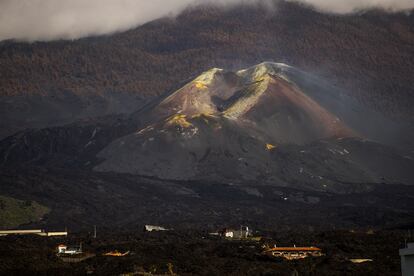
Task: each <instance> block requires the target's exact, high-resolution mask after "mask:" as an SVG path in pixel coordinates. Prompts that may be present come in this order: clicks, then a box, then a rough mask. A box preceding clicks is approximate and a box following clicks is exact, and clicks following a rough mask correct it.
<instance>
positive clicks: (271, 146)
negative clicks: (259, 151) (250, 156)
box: [266, 144, 276, 151]
mask: <svg viewBox="0 0 414 276" xmlns="http://www.w3.org/2000/svg"><path fill="white" fill-rule="evenodd" d="M275 148H276V146H275V145H272V144H266V149H267V150H268V151H271V150H274V149H275Z"/></svg>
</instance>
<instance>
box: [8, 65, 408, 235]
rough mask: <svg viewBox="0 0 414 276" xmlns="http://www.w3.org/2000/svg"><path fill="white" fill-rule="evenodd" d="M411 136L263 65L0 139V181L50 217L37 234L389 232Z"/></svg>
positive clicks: (404, 187) (295, 75)
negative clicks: (224, 228)
mask: <svg viewBox="0 0 414 276" xmlns="http://www.w3.org/2000/svg"><path fill="white" fill-rule="evenodd" d="M384 128H385V129H393V130H398V131H393V132H391V133H389V132H387V131H384ZM400 132H401V133H405V134H406V135H405V136H403V137H401V136H400V135H398V134H399V133H400ZM409 135H412V133H411V132H410V129H409V125H408V126H407V125H406V124H401V123H396V122H394V121H391V120H389V119H386V117H384V116H383V115H381V114H378V113H377V112H374V111H370V110H369V109H368V108H367V107H365V106H363V105H362V104H360V103H358V101H356V100H354V99H352V98H351V97H349V96H347V95H345V94H343V93H342V92H341V91H340V90H338V89H337V88H335V87H331V86H327V84H326V82H324V81H322V80H321V79H319V78H316V79H315V77H314V76H312V75H310V74H308V73H305V72H303V71H300V70H298V69H295V68H293V67H290V66H288V65H286V64H280V63H272V62H265V63H261V64H258V65H255V66H252V67H250V68H247V69H241V70H238V71H234V72H232V71H226V70H223V69H218V68H214V69H210V70H208V71H206V72H204V73H202V74H200V75H199V76H197V77H195V78H192V79H190V80H188V81H187V82H185V83H184V84H182V86H179V87H178V88H177V89H176V90H173V91H172V92H169V93H166V94H165V95H163V96H160V97H158V98H157V99H155V100H154V101H152V102H151V103H148V104H147V105H145V106H144V107H143V108H140V109H138V110H137V111H136V112H134V113H132V114H131V115H117V116H116V115H112V116H106V117H99V118H95V119H90V120H82V121H79V122H75V123H72V124H69V125H65V126H59V127H52V128H45V129H40V130H35V129H34V130H27V131H22V132H19V133H17V134H15V135H13V136H10V137H8V138H6V139H4V140H3V141H1V142H0V153H1V156H2V160H1V174H0V179H1V182H2V191H3V194H4V196H7V197H10V198H12V199H13V198H14V199H20V200H25V201H30V202H35V203H36V204H41V205H42V206H45V207H46V208H48V209H49V212H47V214H46V215H44V216H43V219H42V220H40V221H33V220H28V221H27V222H28V223H32V224H33V225H36V226H49V227H59V226H61V225H66V226H69V227H71V228H73V229H84V228H87V227H90V226H91V225H101V226H103V225H105V226H107V227H118V226H123V227H134V226H135V225H137V223H138V222H143V221H145V222H148V223H159V224H168V225H171V226H177V225H180V227H184V228H191V227H207V226H210V227H211V226H212V225H213V226H214V225H216V226H220V225H225V224H226V223H232V224H234V225H237V224H239V223H248V224H250V225H256V226H260V227H265V228H267V229H271V228H272V227H275V226H276V225H277V227H278V228H279V229H290V227H299V228H301V227H304V228H305V229H306V228H307V227H308V226H312V227H315V228H318V229H326V228H331V227H368V226H370V227H372V226H374V227H384V226H386V227H399V226H404V225H409V224H410V223H412V221H413V217H414V214H413V212H412V210H413V207H414V205H413V202H414V201H413V200H412V198H413V196H414V189H413V186H411V185H412V183H413V179H414V174H413V170H412V168H413V167H414V161H413V157H412V152H410V147H411V144H410V143H407V140H409V139H407V137H409ZM321 216H322V217H324V218H325V220H324V221H323V222H321V221H320V220H319V219H318V218H320V217H321ZM269 217H271V218H272V219H270V220H269ZM299 225H300V226H299Z"/></svg>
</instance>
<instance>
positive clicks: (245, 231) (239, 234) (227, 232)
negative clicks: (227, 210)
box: [219, 226, 252, 239]
mask: <svg viewBox="0 0 414 276" xmlns="http://www.w3.org/2000/svg"><path fill="white" fill-rule="evenodd" d="M219 235H220V236H222V237H224V238H230V239H247V238H248V237H249V236H251V235H252V231H251V230H250V229H249V227H248V226H241V227H240V229H239V230H234V229H227V228H225V229H223V230H222V231H220V232H219Z"/></svg>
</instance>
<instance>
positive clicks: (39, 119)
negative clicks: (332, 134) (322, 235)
mask: <svg viewBox="0 0 414 276" xmlns="http://www.w3.org/2000/svg"><path fill="white" fill-rule="evenodd" d="M413 22H414V15H413V14H403V13H395V14H388V13H384V12H381V11H369V12H366V13H361V14H353V15H341V16H339V15H331V14H322V13H319V12H316V11H314V10H312V9H310V8H308V7H305V6H301V5H299V4H296V3H287V2H284V1H281V2H280V3H279V4H278V5H277V8H276V9H275V10H274V11H269V10H267V9H266V8H265V7H262V6H243V5H241V6H237V7H235V8H232V9H224V10H223V9H219V8H215V7H207V6H202V7H193V8H189V9H187V10H186V11H185V12H183V13H182V14H181V15H179V16H178V17H177V18H176V19H170V18H164V19H159V20H156V21H153V22H150V23H148V24H146V25H144V26H141V27H138V28H136V29H134V30H131V31H127V32H124V33H119V34H115V35H108V36H101V37H91V38H85V39H80V40H74V41H55V42H47V43H46V42H38V43H17V42H13V41H5V42H2V43H1V44H0V64H1V66H0V84H1V85H0V86H1V90H0V94H1V95H0V107H1V109H0V110H1V111H0V116H1V117H2V120H1V122H0V136H2V137H4V136H6V135H10V134H12V133H13V132H15V131H17V130H20V129H22V128H27V127H43V126H45V125H57V124H61V123H67V122H71V121H73V120H77V119H80V118H85V117H94V116H99V115H106V114H111V113H125V112H127V113H128V112H132V111H134V110H136V109H138V108H139V107H140V106H141V105H143V104H144V103H145V102H147V101H149V100H151V99H153V98H154V97H156V96H158V95H161V94H163V93H165V92H168V91H170V90H171V89H172V87H174V86H176V85H177V84H178V83H180V82H182V81H184V80H186V79H188V78H189V77H191V76H194V75H196V74H198V73H200V72H202V71H205V70H207V69H209V68H213V67H219V68H225V69H239V68H242V67H247V66H250V65H253V64H257V63H260V62H262V61H277V62H284V63H288V64H290V65H292V66H295V67H298V68H301V69H303V70H305V71H307V72H311V73H314V74H315V75H318V76H322V77H324V78H325V79H329V80H330V81H331V82H332V84H333V85H336V86H338V87H340V88H342V89H344V91H345V92H346V93H348V94H350V95H351V96H353V97H354V98H356V99H358V100H359V101H360V102H361V103H363V104H364V105H367V106H369V107H370V108H372V109H374V110H377V111H380V112H382V113H384V114H386V115H388V116H389V117H392V118H394V119H398V120H405V121H411V122H413V121H414V113H413V112H414V111H413V109H412V104H413V103H414V90H413V86H412V76H413V75H414V59H413V57H414V53H413V48H414V32H413V28H414V27H413V26H414V24H413ZM51 114H53V116H50V115H51ZM51 117H53V119H51Z"/></svg>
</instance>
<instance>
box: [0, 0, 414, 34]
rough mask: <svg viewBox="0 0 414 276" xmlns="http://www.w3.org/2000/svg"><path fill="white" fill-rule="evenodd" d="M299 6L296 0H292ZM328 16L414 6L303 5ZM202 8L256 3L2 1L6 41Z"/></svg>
mask: <svg viewBox="0 0 414 276" xmlns="http://www.w3.org/2000/svg"><path fill="white" fill-rule="evenodd" d="M292 1H293V0H292ZM300 1H302V2H306V3H308V4H312V5H314V6H315V7H316V8H318V9H320V10H323V11H325V12H335V13H349V12H352V11H355V10H356V9H363V8H371V7H382V8H385V9H390V10H407V9H412V8H414V0H300ZM197 2H216V3H217V2H219V3H220V4H227V5H229V4H234V3H236V2H249V3H254V2H255V0H0V40H5V39H18V40H27V41H35V40H53V39H61V38H63V39H76V38H81V37H85V36H88V35H97V34H107V33H112V32H116V31H122V30H127V29H130V28H133V27H136V26H138V25H141V24H143V23H145V22H148V21H150V20H153V19H157V18H159V17H162V16H165V15H175V14H177V13H179V12H180V11H182V10H183V9H184V8H185V7H187V6H188V5H190V4H196V3H197Z"/></svg>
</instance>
